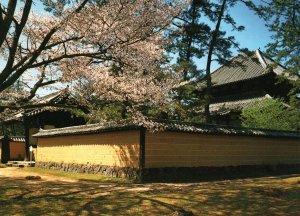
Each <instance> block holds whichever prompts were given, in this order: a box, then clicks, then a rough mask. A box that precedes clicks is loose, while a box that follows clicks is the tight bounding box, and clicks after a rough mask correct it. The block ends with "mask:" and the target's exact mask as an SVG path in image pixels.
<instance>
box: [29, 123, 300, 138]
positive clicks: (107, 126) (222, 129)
mask: <svg viewBox="0 0 300 216" xmlns="http://www.w3.org/2000/svg"><path fill="white" fill-rule="evenodd" d="M150 124H151V127H150V130H152V131H161V130H162V131H172V132H189V133H199V134H222V135H251V136H268V137H290V138H297V139H299V138H300V133H299V132H291V131H277V130H265V129H250V128H239V127H228V126H216V125H204V124H203V125H192V124H187V123H181V122H165V123H162V122H150ZM143 127H147V126H143V125H141V124H137V123H132V122H127V121H121V122H106V123H100V124H90V125H82V126H73V127H65V128H59V129H50V130H43V129H40V131H39V132H38V133H37V134H35V135H33V136H34V137H53V136H67V135H81V134H97V133H103V132H107V131H122V130H137V129H140V128H143Z"/></svg>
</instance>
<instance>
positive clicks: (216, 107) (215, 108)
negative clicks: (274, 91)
mask: <svg viewBox="0 0 300 216" xmlns="http://www.w3.org/2000/svg"><path fill="white" fill-rule="evenodd" d="M267 98H269V99H271V98H272V97H271V96H270V95H268V94H266V95H263V96H260V97H249V98H242V99H237V100H232V101H224V102H218V103H212V104H210V105H209V109H210V111H211V112H212V113H214V114H220V113H227V112H228V111H240V110H242V109H244V108H246V107H248V106H250V105H251V104H253V103H255V102H257V101H260V100H263V99H267Z"/></svg>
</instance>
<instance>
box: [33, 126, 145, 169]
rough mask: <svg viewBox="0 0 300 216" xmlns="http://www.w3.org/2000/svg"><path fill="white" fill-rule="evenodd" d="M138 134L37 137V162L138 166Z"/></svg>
mask: <svg viewBox="0 0 300 216" xmlns="http://www.w3.org/2000/svg"><path fill="white" fill-rule="evenodd" d="M139 135H140V131H138V130H136V131H116V132H105V133H101V134H91V135H73V136H59V137H48V138H46V137H45V138H38V146H37V152H36V161H37V162H64V163H77V164H86V163H90V164H97V165H107V166H118V167H133V168H138V167H139V140H140V138H139Z"/></svg>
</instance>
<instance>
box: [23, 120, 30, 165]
mask: <svg viewBox="0 0 300 216" xmlns="http://www.w3.org/2000/svg"><path fill="white" fill-rule="evenodd" d="M29 123H30V122H29V119H28V117H26V116H24V131H25V161H28V160H29V156H30V155H29V126H30V125H29Z"/></svg>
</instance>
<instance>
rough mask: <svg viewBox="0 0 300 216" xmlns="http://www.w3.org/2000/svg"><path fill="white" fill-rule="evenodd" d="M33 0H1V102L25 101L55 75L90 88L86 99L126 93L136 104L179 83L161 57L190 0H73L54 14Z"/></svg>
mask: <svg viewBox="0 0 300 216" xmlns="http://www.w3.org/2000/svg"><path fill="white" fill-rule="evenodd" d="M22 3H23V5H22V6H21V7H20V6H19V7H18V4H22ZM33 3H34V2H33V0H25V1H19V0H7V5H3V4H2V3H0V29H1V31H0V55H1V58H2V59H4V63H5V64H4V66H3V68H1V70H0V96H1V104H2V105H3V107H8V106H9V107H19V106H22V105H24V104H26V103H28V102H29V101H30V100H31V99H32V98H33V97H34V96H35V95H36V92H37V90H38V89H39V88H41V87H44V86H48V85H51V84H53V83H56V82H64V83H69V84H71V86H72V88H73V89H74V90H75V91H77V92H79V93H80V94H79V95H83V96H87V97H83V101H84V102H85V103H92V102H93V100H94V99H95V98H101V99H105V100H112V101H113V100H116V101H126V102H129V104H130V109H134V107H138V106H139V105H140V104H145V103H156V104H157V103H158V104H159V103H165V102H166V98H167V95H168V92H169V90H170V89H171V88H173V87H175V86H178V85H180V83H178V80H179V79H176V74H174V72H173V70H172V68H171V67H170V66H169V65H167V64H165V62H163V59H162V54H163V52H164V50H163V48H162V47H163V46H164V45H165V44H166V43H167V42H168V41H167V40H166V39H164V37H163V36H164V30H165V28H166V26H168V25H169V23H170V22H171V20H172V19H173V17H174V16H176V15H178V13H180V11H181V9H182V8H183V7H185V6H186V3H185V2H184V1H181V0H177V1H167V0H151V1H150V0H139V1H133V0H109V1H102V3H101V4H99V1H92V0H81V1H80V2H78V1H76V0H74V1H70V3H69V4H67V5H64V6H63V7H56V8H55V10H56V13H54V14H53V13H47V14H46V13H43V14H38V13H37V12H36V11H35V10H34V7H33ZM54 6H55V4H54ZM162 65H163V66H162ZM31 69H35V71H34V72H32V70H31ZM16 87H17V88H18V89H19V92H18V91H15V89H16ZM5 102H6V103H5ZM7 104H8V105H7Z"/></svg>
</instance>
